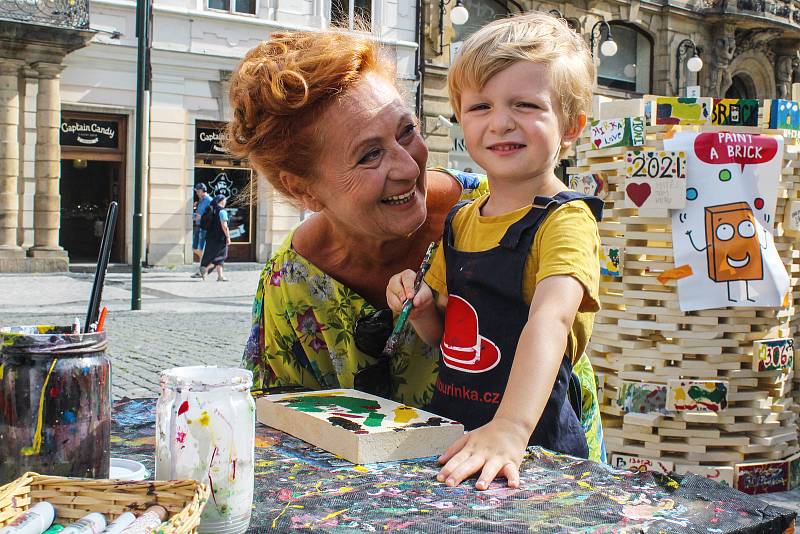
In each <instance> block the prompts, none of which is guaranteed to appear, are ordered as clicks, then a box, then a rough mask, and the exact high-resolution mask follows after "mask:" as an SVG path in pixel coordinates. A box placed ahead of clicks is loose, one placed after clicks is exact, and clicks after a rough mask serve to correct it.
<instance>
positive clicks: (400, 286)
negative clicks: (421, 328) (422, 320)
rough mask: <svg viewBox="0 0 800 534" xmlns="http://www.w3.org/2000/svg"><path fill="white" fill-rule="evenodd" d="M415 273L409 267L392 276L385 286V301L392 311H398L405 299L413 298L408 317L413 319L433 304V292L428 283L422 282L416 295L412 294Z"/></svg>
mask: <svg viewBox="0 0 800 534" xmlns="http://www.w3.org/2000/svg"><path fill="white" fill-rule="evenodd" d="M416 277H417V273H415V272H414V271H412V270H411V269H406V270H405V271H403V272H401V273H398V274H396V275H394V276H392V277H391V278H390V279H389V285H387V286H386V303H387V304H388V305H389V308H391V310H392V311H393V312H394V313H400V311H401V310H402V309H403V304H405V301H406V300H407V299H411V298H413V299H414V307H413V308H412V309H411V313H410V314H409V316H408V317H409V319H411V320H414V319H416V318H418V317H419V316H420V314H424V313H426V312H427V311H428V309H429V308H430V307H431V305H432V304H433V292H432V291H431V288H430V287H428V284H426V283H425V282H422V284H420V286H419V291H417V294H416V296H415V295H414V281H415V280H416Z"/></svg>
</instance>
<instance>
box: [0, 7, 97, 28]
mask: <svg viewBox="0 0 800 534" xmlns="http://www.w3.org/2000/svg"><path fill="white" fill-rule="evenodd" d="M0 20H11V21H16V22H27V23H30V24H43V25H46V26H56V27H59V28H70V29H77V30H85V29H88V28H89V0H0Z"/></svg>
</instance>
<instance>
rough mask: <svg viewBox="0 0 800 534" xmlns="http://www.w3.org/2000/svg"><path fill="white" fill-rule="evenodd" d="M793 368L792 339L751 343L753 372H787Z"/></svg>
mask: <svg viewBox="0 0 800 534" xmlns="http://www.w3.org/2000/svg"><path fill="white" fill-rule="evenodd" d="M793 368H794V340H793V339H792V338H780V339H764V340H760V341H756V342H754V343H753V371H757V372H759V373H761V372H764V371H779V370H783V371H789V370H791V369H793Z"/></svg>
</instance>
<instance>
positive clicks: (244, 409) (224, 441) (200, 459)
mask: <svg viewBox="0 0 800 534" xmlns="http://www.w3.org/2000/svg"><path fill="white" fill-rule="evenodd" d="M252 384H253V373H251V372H250V371H248V370H246V369H226V368H218V367H203V366H197V367H178V368H175V369H168V370H166V371H163V372H162V373H161V396H160V397H159V399H158V404H157V405H156V475H155V478H156V480H175V479H194V480H198V481H200V482H205V483H206V484H208V485H209V488H210V489H211V496H210V497H209V499H208V502H207V503H206V507H205V510H204V511H203V514H202V516H201V520H200V526H199V528H198V532H200V533H205V532H207V533H217V534H238V533H243V532H245V531H246V530H247V528H248V526H249V524H250V512H251V507H252V504H253V484H254V473H253V461H254V454H255V424H256V416H255V402H254V401H253V397H252V396H251V395H250V386H251V385H252Z"/></svg>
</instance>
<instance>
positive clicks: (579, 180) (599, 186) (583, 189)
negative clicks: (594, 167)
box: [569, 173, 608, 198]
mask: <svg viewBox="0 0 800 534" xmlns="http://www.w3.org/2000/svg"><path fill="white" fill-rule="evenodd" d="M569 188H570V189H572V190H573V191H577V192H578V193H583V194H584V195H591V196H593V197H598V198H605V197H606V194H607V193H608V181H607V179H606V177H605V175H604V174H598V173H584V174H573V175H571V176H570V177H569Z"/></svg>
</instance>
